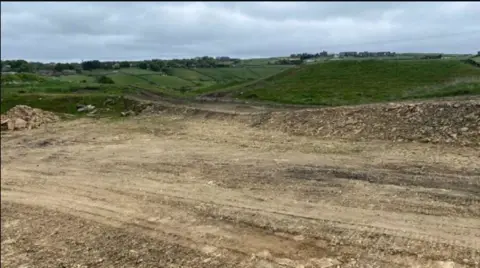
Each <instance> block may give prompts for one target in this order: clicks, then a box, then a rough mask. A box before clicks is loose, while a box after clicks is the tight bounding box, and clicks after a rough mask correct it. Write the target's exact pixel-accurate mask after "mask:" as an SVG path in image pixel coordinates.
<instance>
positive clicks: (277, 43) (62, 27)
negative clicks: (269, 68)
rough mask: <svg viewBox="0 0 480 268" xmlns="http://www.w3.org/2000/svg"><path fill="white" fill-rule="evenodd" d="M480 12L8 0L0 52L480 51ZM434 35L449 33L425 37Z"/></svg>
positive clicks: (132, 55)
mask: <svg viewBox="0 0 480 268" xmlns="http://www.w3.org/2000/svg"><path fill="white" fill-rule="evenodd" d="M478 14H480V3H477V2H431V3H426V2H424V3H422V2H406V3H403V2H345V3H341V2H243V3H241V2H58V3H53V2H2V3H1V23H2V24H1V25H2V29H1V34H2V38H1V45H2V46H1V53H2V58H3V59H5V58H24V59H28V60H42V61H69V60H80V59H100V60H106V59H150V58H172V57H195V56H204V55H210V56H218V55H230V56H236V57H251V56H264V57H270V56H281V55H288V54H290V53H297V52H318V51H321V50H323V49H326V50H328V51H331V52H338V51H341V50H392V51H398V52H410V51H411V52H416V51H418V52H428V51H436V52H437V51H438V52H445V53H473V52H475V51H476V50H478V49H479V48H480V47H479V45H478V44H480V38H479V37H480V16H478ZM474 30H476V31H478V32H477V33H476V34H473V33H472V34H465V35H457V36H448V34H450V33H461V32H465V31H474ZM432 35H445V36H443V37H436V38H431V39H428V40H421V38H424V37H425V36H432ZM411 39H414V40H411ZM388 40H394V41H395V40H397V41H396V42H393V41H392V42H385V41H388ZM402 40H405V41H403V42H402ZM340 45H341V46H340Z"/></svg>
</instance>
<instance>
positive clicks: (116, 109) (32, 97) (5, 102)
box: [1, 93, 126, 116]
mask: <svg viewBox="0 0 480 268" xmlns="http://www.w3.org/2000/svg"><path fill="white" fill-rule="evenodd" d="M108 98H117V99H118V96H115V95H108V94H41V93H37V94H10V95H8V96H6V97H3V98H2V105H1V113H2V114H3V113H5V112H6V111H8V110H9V109H11V108H12V107H14V106H15V105H20V104H21V105H28V106H30V107H33V108H40V109H43V110H46V111H51V112H56V113H68V114H74V115H79V114H83V113H79V112H77V104H78V103H81V104H91V105H94V106H95V107H97V108H108V110H107V109H101V110H99V111H100V113H99V115H100V114H101V115H117V116H118V115H119V114H120V112H122V111H124V110H125V109H126V108H125V103H124V102H123V100H121V99H118V100H117V101H116V102H115V103H114V104H110V105H106V106H105V105H104V102H105V100H107V99H108Z"/></svg>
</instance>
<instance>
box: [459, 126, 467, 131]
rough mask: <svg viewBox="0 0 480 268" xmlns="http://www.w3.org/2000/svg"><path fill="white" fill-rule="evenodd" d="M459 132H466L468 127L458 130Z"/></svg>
mask: <svg viewBox="0 0 480 268" xmlns="http://www.w3.org/2000/svg"><path fill="white" fill-rule="evenodd" d="M460 131H461V132H466V131H468V127H462V128H461V129H460Z"/></svg>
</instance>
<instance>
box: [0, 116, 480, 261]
mask: <svg viewBox="0 0 480 268" xmlns="http://www.w3.org/2000/svg"><path fill="white" fill-rule="evenodd" d="M1 138H2V140H1V164H2V166H1V198H2V200H1V205H2V210H1V235H2V236H1V264H2V267H115V268H117V267H265V268H266V267H298V268H300V267H480V266H479V265H480V153H479V150H478V147H469V146H457V145H455V144H430V143H408V142H407V143H405V142H404V143H393V142H390V141H378V140H377V141H375V140H367V141H353V140H350V141H349V140H335V139H332V138H330V139H328V140H323V139H320V138H318V137H313V136H295V135H293V134H291V133H290V132H280V131H275V130H274V129H271V128H252V127H250V126H249V125H248V124H246V123H242V122H240V121H235V120H218V119H214V118H209V119H205V118H197V117H189V116H186V115H185V116H184V115H167V114H165V115H162V116H139V117H132V118H128V119H122V120H107V119H102V120H94V119H78V120H74V121H64V122H56V123H51V124H49V125H48V127H42V128H39V129H32V130H29V131H14V132H6V133H2V137H1Z"/></svg>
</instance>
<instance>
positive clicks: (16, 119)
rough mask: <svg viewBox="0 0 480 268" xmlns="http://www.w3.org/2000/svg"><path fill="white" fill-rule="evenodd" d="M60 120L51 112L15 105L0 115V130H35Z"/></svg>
mask: <svg viewBox="0 0 480 268" xmlns="http://www.w3.org/2000/svg"><path fill="white" fill-rule="evenodd" d="M59 119H60V118H59V117H58V116H57V115H55V114H54V113H52V112H47V111H43V110H41V109H36V108H32V107H29V106H26V105H17V106H15V107H13V108H12V109H10V110H8V111H7V113H6V114H4V115H3V114H2V115H1V128H2V130H21V129H32V128H37V127H39V126H41V125H43V124H46V123H51V122H55V121H58V120H59Z"/></svg>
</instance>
